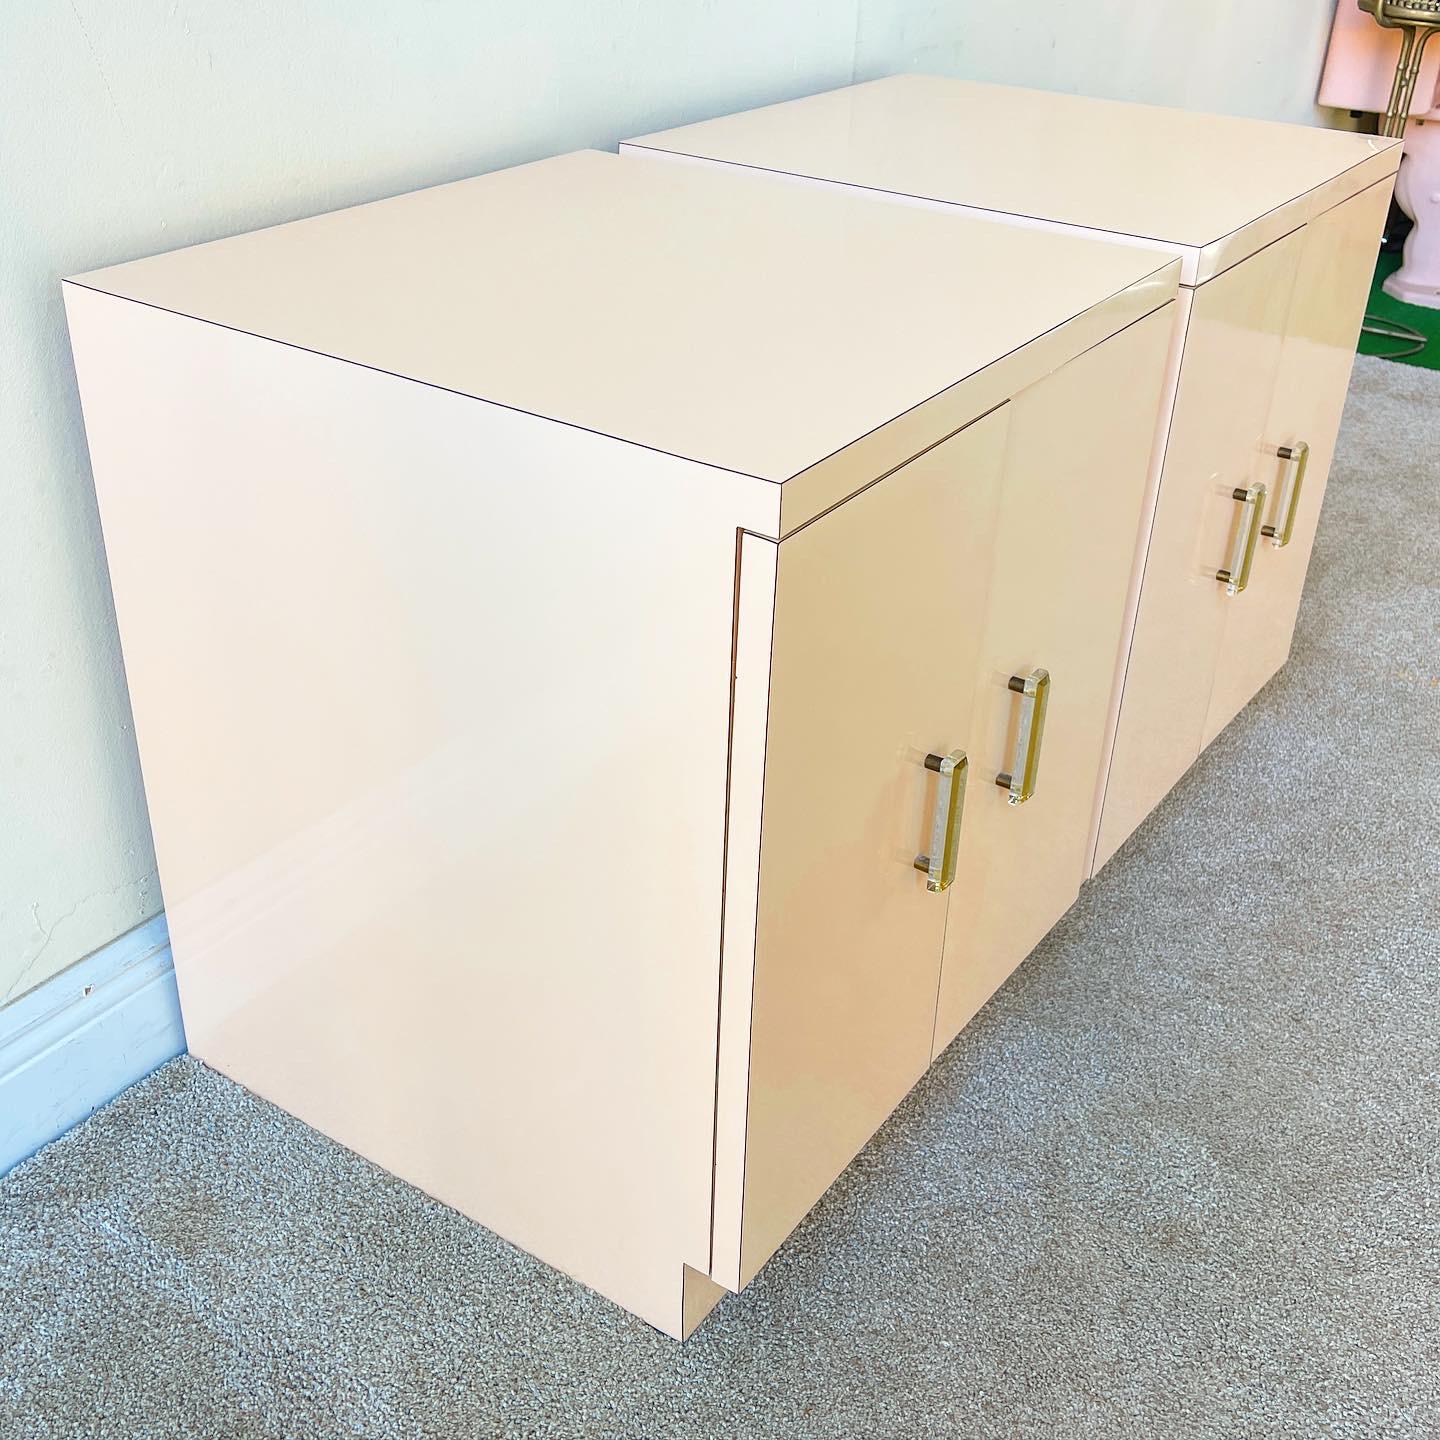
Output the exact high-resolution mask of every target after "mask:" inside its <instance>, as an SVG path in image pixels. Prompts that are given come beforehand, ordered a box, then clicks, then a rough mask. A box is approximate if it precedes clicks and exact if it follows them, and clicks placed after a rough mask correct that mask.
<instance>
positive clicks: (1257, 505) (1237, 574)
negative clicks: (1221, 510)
mask: <svg viewBox="0 0 1440 1440" xmlns="http://www.w3.org/2000/svg"><path fill="white" fill-rule="evenodd" d="M1230 494H1231V496H1232V497H1233V498H1234V499H1236V500H1238V501H1239V502H1240V506H1241V510H1240V528H1239V529H1238V530H1237V531H1236V532H1235V550H1234V552H1233V553H1232V554H1231V556H1230V568H1229V569H1228V570H1217V571H1216V572H1215V578H1216V579H1217V580H1218V581H1219V582H1220V583H1221V584H1222V585H1223V586H1224V587H1225V593H1226V594H1227V595H1238V594H1240V592H1241V591H1242V590H1244V588H1245V587H1246V586H1247V585H1248V584H1249V583H1250V566H1251V564H1252V563H1253V562H1254V559H1255V542H1256V541H1257V540H1258V539H1259V538H1260V519H1261V517H1262V516H1263V515H1264V513H1265V495H1266V490H1265V487H1264V486H1263V485H1251V486H1248V487H1247V488H1245V489H1243V490H1242V489H1240V488H1239V487H1238V486H1237V487H1236V488H1235V489H1234V490H1232V491H1231V492H1230Z"/></svg>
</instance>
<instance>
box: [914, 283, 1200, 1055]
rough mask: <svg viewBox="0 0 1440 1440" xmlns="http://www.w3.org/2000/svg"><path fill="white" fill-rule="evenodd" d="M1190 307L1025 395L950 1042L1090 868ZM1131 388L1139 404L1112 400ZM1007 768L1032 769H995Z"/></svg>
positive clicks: (940, 1032) (981, 694)
mask: <svg viewBox="0 0 1440 1440" xmlns="http://www.w3.org/2000/svg"><path fill="white" fill-rule="evenodd" d="M1174 319H1175V307H1174V306H1173V305H1167V306H1166V307H1165V308H1164V309H1162V310H1159V311H1157V312H1156V313H1155V314H1153V315H1151V316H1149V317H1147V318H1146V319H1144V320H1141V321H1140V322H1138V323H1137V324H1135V325H1132V326H1130V328H1129V329H1128V330H1125V331H1123V332H1122V333H1121V334H1119V335H1117V336H1115V337H1114V338H1113V339H1111V340H1108V341H1106V342H1105V344H1103V345H1100V346H1097V347H1096V348H1095V349H1093V350H1091V351H1089V352H1087V353H1086V354H1084V355H1082V356H1080V357H1079V358H1078V359H1076V360H1073V361H1071V363H1070V364H1068V365H1066V366H1065V367H1064V368H1063V369H1062V370H1060V371H1059V372H1058V373H1057V374H1055V375H1052V376H1050V377H1049V378H1048V379H1046V380H1043V381H1041V382H1040V383H1039V384H1038V385H1035V386H1033V387H1032V388H1031V389H1029V390H1027V391H1026V392H1025V393H1024V394H1022V395H1021V396H1019V397H1018V398H1017V399H1016V400H1015V401H1014V402H1013V404H1012V405H1011V407H1010V408H1011V412H1012V413H1011V418H1010V438H1009V444H1008V447H1007V451H1006V457H1005V471H1004V484H1003V486H1002V489H1001V498H1000V515H999V523H998V526H997V530H996V542H995V568H994V571H993V573H992V576H991V588H990V597H991V598H990V607H989V616H988V620H987V623H986V628H985V640H984V645H983V649H982V653H981V657H980V673H979V684H978V687H977V692H976V704H975V712H974V719H973V720H972V722H971V725H970V736H971V745H972V748H971V752H970V760H971V771H970V778H971V790H970V800H969V804H968V806H967V808H966V815H965V826H964V828H963V830H962V832H961V849H960V863H959V867H958V871H957V876H956V881H955V886H954V889H953V890H952V891H951V892H950V917H949V923H948V926H947V928H946V933H945V960H944V969H943V972H942V976H941V984H940V1003H939V1012H938V1015H937V1018H936V1028H935V1049H936V1052H937V1053H938V1052H939V1051H940V1050H942V1049H943V1048H944V1047H945V1046H946V1045H947V1044H948V1043H949V1042H950V1041H951V1040H952V1039H953V1038H954V1036H955V1035H956V1034H957V1033H958V1031H959V1030H960V1029H961V1027H962V1026H963V1025H965V1023H966V1022H967V1021H968V1020H969V1019H970V1017H971V1016H972V1015H974V1013H975V1012H976V1010H978V1009H979V1008H980V1006H981V1005H982V1004H984V1002H985V1001H986V1000H987V999H988V998H989V996H990V995H991V994H992V993H993V992H994V990H995V989H996V987H997V986H999V985H1000V984H1001V982H1002V981H1003V980H1004V979H1005V977H1006V976H1007V975H1009V973H1010V972H1011V971H1012V970H1013V969H1014V968H1015V966H1016V965H1018V964H1019V963H1020V961H1021V960H1023V959H1024V958H1025V956H1026V955H1028V954H1029V953H1030V951H1031V950H1032V949H1033V948H1034V947H1035V945H1036V944H1037V943H1038V942H1039V940H1040V939H1041V937H1042V936H1043V935H1044V934H1045V932H1046V931H1047V930H1049V929H1050V927H1051V926H1052V925H1053V924H1054V923H1055V921H1056V920H1058V919H1059V918H1060V916H1061V915H1062V914H1064V912H1065V911H1066V910H1067V909H1068V908H1069V907H1070V905H1071V904H1072V903H1073V902H1074V899H1075V896H1076V894H1077V893H1078V892H1079V889H1080V882H1081V880H1082V879H1084V877H1085V872H1086V865H1087V863H1088V860H1089V854H1088V851H1089V839H1090V827H1091V820H1092V818H1093V814H1094V806H1095V799H1096V795H1095V791H1096V784H1097V781H1098V778H1099V774H1100V765H1101V759H1102V753H1103V750H1104V746H1105V740H1106V732H1107V728H1108V723H1109V718H1110V709H1111V699H1112V692H1113V686H1114V679H1115V671H1116V660H1117V654H1118V651H1119V647H1120V637H1121V630H1122V626H1123V622H1124V617H1125V602H1126V597H1127V595H1128V592H1129V588H1130V578H1131V569H1132V562H1133V560H1134V555H1135V545H1136V532H1137V530H1138V528H1139V522H1140V511H1141V503H1142V501H1143V498H1144V491H1145V481H1146V476H1147V473H1148V471H1149V466H1150V452H1151V446H1152V443H1153V440H1154V435H1155V422H1156V417H1157V416H1158V414H1159V407H1160V390H1161V385H1162V382H1163V379H1164V370H1165V359H1166V355H1167V353H1168V350H1169V344H1170V335H1171V329H1172V325H1173V322H1174ZM1120 394H1123V395H1124V396H1125V397H1126V403H1125V404H1124V405H1119V404H1115V403H1113V397H1114V396H1116V395H1120ZM1037 670H1043V671H1044V672H1045V673H1046V675H1047V677H1048V681H1047V684H1046V691H1045V694H1046V697H1047V698H1046V702H1045V722H1044V727H1043V733H1041V734H1039V735H1036V733H1035V729H1034V727H1033V726H1027V725H1026V724H1024V723H1023V722H1024V721H1025V720H1026V718H1027V715H1026V712H1027V711H1029V712H1031V713H1032V716H1033V714H1034V712H1035V711H1036V710H1037V708H1038V705H1039V698H1038V697H1034V698H1032V697H1027V696H1025V695H1024V694H1022V693H1017V691H1016V689H1015V688H1014V687H1013V684H1012V682H1013V680H1014V679H1017V678H1018V679H1021V680H1023V679H1024V678H1025V677H1027V676H1029V675H1031V674H1033V673H1034V672H1035V671H1037ZM1033 688H1034V687H1033V686H1032V689H1033ZM1029 736H1033V737H1034V738H1035V741H1036V742H1037V747H1038V748H1037V749H1036V752H1035V753H1036V754H1037V756H1038V761H1039V768H1038V771H1037V772H1036V773H1035V775H1034V791H1033V793H1032V794H1030V795H1029V796H1028V798H1025V799H1024V800H1023V801H1020V802H1019V803H1015V800H1016V798H1017V797H1016V796H1015V795H1014V793H1013V792H1014V790H1015V789H1016V786H1018V785H1019V784H1020V783H1022V782H1023V778H1024V771H1025V752H1026V750H1027V748H1028V747H1027V737H1029ZM1002 773H1008V774H1010V775H1011V776H1012V777H1013V778H1014V781H1015V782H1016V785H1012V786H1011V787H1002V786H1001V785H999V784H997V783H996V779H997V776H999V775H1000V774H1002ZM1022 793H1023V792H1022Z"/></svg>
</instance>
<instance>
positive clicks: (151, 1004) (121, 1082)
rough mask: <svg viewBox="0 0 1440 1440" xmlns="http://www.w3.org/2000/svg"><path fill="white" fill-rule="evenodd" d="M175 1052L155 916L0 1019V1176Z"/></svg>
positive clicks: (179, 1029) (165, 944)
mask: <svg viewBox="0 0 1440 1440" xmlns="http://www.w3.org/2000/svg"><path fill="white" fill-rule="evenodd" d="M184 1049H185V1030H184V1027H183V1026H182V1024H181V1022H180V998H179V995H178V994H177V993H176V990H175V967H174V964H173V963H172V961H171V958H170V933H169V931H168V930H167V929H166V926H165V917H164V915H157V916H156V917H155V918H154V919H153V920H147V921H146V922H145V923H144V924H143V925H139V926H137V927H136V928H135V929H134V930H131V931H130V932H129V933H128V934H126V935H122V936H120V938H119V939H118V940H112V941H111V942H110V944H109V945H106V946H105V947H104V948H103V949H101V950H97V951H96V952H95V953H94V954H93V955H90V956H87V957H86V958H85V959H84V960H81V961H79V962H78V963H77V964H75V965H72V966H70V968H69V969H68V970H62V971H61V972H60V974H58V975H56V976H54V977H53V978H52V979H50V980H47V981H45V982H44V983H43V984H41V985H37V986H36V987H35V989H33V990H31V991H30V992H29V993H27V994H25V995H22V996H21V997H20V998H19V999H18V1000H15V1001H12V1002H11V1003H10V1004H9V1005H7V1006H5V1007H4V1008H3V1009H0V1175H3V1174H5V1173H6V1171H8V1170H10V1169H11V1168H12V1167H13V1166H15V1165H18V1164H19V1163H20V1161H22V1160H24V1159H25V1158H26V1157H27V1156H30V1155H33V1154H34V1153H35V1151H37V1150H38V1149H39V1148H40V1147H41V1146H42V1145H47V1144H49V1142H50V1141H51V1140H54V1139H55V1138H57V1137H58V1136H60V1135H63V1134H64V1133H65V1132H66V1131H67V1130H69V1129H70V1128H71V1126H73V1125H78V1124H79V1123H80V1121H82V1120H84V1119H85V1118H86V1117H87V1116H89V1115H91V1114H93V1113H94V1112H95V1111H96V1110H97V1109H99V1107H100V1106H101V1105H103V1104H105V1102H106V1101H108V1100H113V1099H114V1098H115V1096H117V1095H118V1094H119V1093H120V1092H121V1091H122V1090H124V1089H125V1088H126V1086H128V1085H133V1084H134V1083H135V1081H137V1080H139V1079H141V1078H142V1077H143V1076H146V1075H148V1074H149V1073H150V1072H151V1071H152V1070H154V1069H155V1068H156V1067H157V1066H159V1065H163V1064H164V1063H165V1062H166V1061H167V1060H170V1059H173V1058H174V1057H175V1056H176V1055H179V1054H181V1053H182V1052H183V1051H184Z"/></svg>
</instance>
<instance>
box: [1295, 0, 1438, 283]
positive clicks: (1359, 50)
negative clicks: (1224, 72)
mask: <svg viewBox="0 0 1440 1440" xmlns="http://www.w3.org/2000/svg"><path fill="white" fill-rule="evenodd" d="M1435 46H1436V48H1435V49H1434V50H1432V51H1431V52H1430V53H1429V54H1428V55H1427V57H1426V60H1425V63H1424V64H1423V65H1422V66H1421V69H1420V82H1419V84H1418V85H1416V87H1415V99H1414V101H1413V102H1412V104H1411V107H1410V120H1409V123H1408V124H1407V125H1406V127H1405V159H1404V162H1403V163H1402V164H1401V166H1400V174H1399V177H1398V178H1397V180H1396V183H1395V198H1396V199H1397V200H1398V201H1399V202H1400V206H1401V208H1402V209H1403V210H1404V211H1405V213H1406V214H1407V215H1408V216H1409V217H1410V218H1411V219H1412V220H1413V221H1414V222H1415V228H1414V229H1413V230H1412V231H1411V232H1410V236H1409V238H1408V239H1407V240H1406V241H1405V259H1404V263H1403V264H1402V265H1401V266H1400V268H1399V269H1398V270H1397V271H1396V272H1395V273H1394V274H1393V275H1391V276H1390V277H1389V278H1388V279H1387V280H1386V281H1385V291H1386V293H1387V294H1389V295H1393V296H1394V297H1395V298H1396V299H1397V300H1404V301H1407V302H1408V303H1410V304H1411V305H1424V306H1427V307H1428V308H1429V309H1432V310H1440V108H1437V106H1436V89H1437V84H1440V40H1437V41H1436V42H1435ZM1399 56H1400V31H1398V30H1390V29H1385V28H1383V27H1382V26H1380V25H1378V24H1376V22H1375V20H1374V18H1373V17H1372V16H1370V15H1367V14H1366V13H1365V12H1364V11H1362V10H1361V9H1360V8H1359V6H1358V5H1357V4H1356V0H1340V4H1339V6H1338V7H1337V9H1336V12H1335V24H1334V27H1333V28H1332V30H1331V32H1330V50H1329V53H1328V54H1327V55H1326V57H1325V70H1324V74H1323V75H1322V76H1321V79H1320V96H1319V99H1320V103H1321V104H1322V105H1332V106H1334V107H1335V108H1336V109H1337V110H1370V111H1373V112H1375V113H1376V114H1384V112H1385V106H1386V105H1387V104H1388V103H1389V99H1390V82H1391V80H1392V79H1393V78H1394V75H1395V64H1396V61H1397V60H1398V59H1399Z"/></svg>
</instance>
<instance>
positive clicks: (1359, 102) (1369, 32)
mask: <svg viewBox="0 0 1440 1440" xmlns="http://www.w3.org/2000/svg"><path fill="white" fill-rule="evenodd" d="M1437 44H1440V42H1437ZM1399 58H1400V31H1398V30H1387V29H1386V28H1385V27H1383V26H1381V25H1378V24H1377V23H1376V22H1375V17H1374V16H1373V15H1367V14H1366V13H1365V12H1364V11H1363V10H1362V9H1360V7H1359V5H1358V4H1357V3H1356V0H1340V3H1339V6H1338V7H1337V8H1336V11H1335V23H1334V25H1333V26H1332V27H1331V30H1330V49H1329V52H1328V53H1327V54H1326V56H1325V70H1324V73H1323V74H1322V75H1321V77H1320V96H1319V99H1320V103H1321V104H1322V105H1330V106H1333V107H1334V108H1335V109H1336V110H1373V111H1374V112H1375V113H1376V114H1380V115H1383V114H1384V113H1385V106H1386V105H1387V104H1388V103H1389V100H1390V82H1391V81H1392V80H1393V79H1394V78H1395V64H1396V62H1397V61H1398V60H1399ZM1437 83H1440V48H1437V49H1434V50H1431V51H1429V52H1428V53H1427V55H1426V59H1425V62H1424V64H1423V65H1421V67H1420V83H1419V84H1418V85H1416V87H1415V99H1414V100H1413V102H1412V103H1411V106H1410V113H1411V115H1423V116H1424V117H1425V118H1426V119H1427V120H1435V119H1440V109H1437V108H1436V98H1437V97H1436V87H1437Z"/></svg>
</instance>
